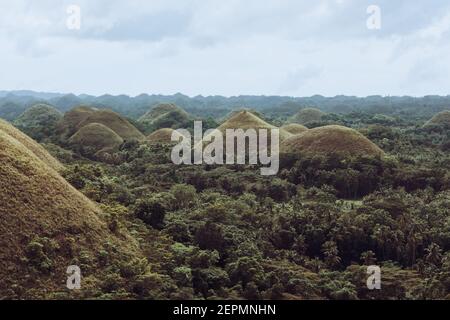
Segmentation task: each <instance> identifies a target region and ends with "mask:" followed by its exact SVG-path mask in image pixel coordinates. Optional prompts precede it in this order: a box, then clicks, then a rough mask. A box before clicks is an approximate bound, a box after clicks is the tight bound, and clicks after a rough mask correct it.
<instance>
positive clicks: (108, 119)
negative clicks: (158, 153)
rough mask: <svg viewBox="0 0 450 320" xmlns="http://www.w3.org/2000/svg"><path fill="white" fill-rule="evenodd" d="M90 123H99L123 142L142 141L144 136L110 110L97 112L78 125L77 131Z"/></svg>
mask: <svg viewBox="0 0 450 320" xmlns="http://www.w3.org/2000/svg"><path fill="white" fill-rule="evenodd" d="M90 123H100V124H103V125H104V126H106V127H108V128H110V129H111V130H113V131H114V132H115V133H117V134H118V135H119V136H120V137H121V138H122V139H124V140H134V139H136V140H142V139H144V135H143V134H142V133H141V132H140V131H139V130H138V129H137V128H136V127H134V126H133V125H132V124H131V123H130V122H128V120H126V119H125V118H124V117H122V116H121V115H119V114H117V113H115V112H114V111H111V110H97V111H95V112H93V113H92V114H90V115H88V117H86V118H85V119H84V120H83V121H81V122H80V124H79V125H78V129H79V128H82V127H84V126H86V125H88V124H90Z"/></svg>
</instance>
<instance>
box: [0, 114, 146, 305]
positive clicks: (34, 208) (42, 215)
mask: <svg viewBox="0 0 450 320" xmlns="http://www.w3.org/2000/svg"><path fill="white" fill-rule="evenodd" d="M1 125H2V128H4V127H5V124H4V123H3V122H2V123H1ZM6 127H7V126H6ZM8 131H9V130H8V128H7V130H3V129H2V130H0V161H1V163H2V165H1V166H0V199H1V205H0V216H1V219H0V246H1V248H2V250H0V278H1V279H2V280H1V281H0V298H5V297H9V298H52V297H56V296H58V294H59V295H62V296H66V297H68V296H70V295H72V294H75V293H73V292H68V291H67V289H66V287H65V283H66V277H67V276H66V269H67V267H68V266H70V265H73V264H75V265H78V266H80V268H81V270H82V274H83V279H87V280H84V285H85V288H84V289H85V290H84V291H83V292H84V294H88V295H89V292H90V291H89V288H91V289H95V288H97V290H99V289H100V288H99V286H100V282H99V281H100V279H101V277H103V276H106V275H107V268H108V265H109V263H111V262H112V261H115V260H117V259H124V260H130V259H133V258H136V257H138V256H139V254H140V253H139V250H138V249H137V246H136V245H135V242H134V241H133V240H131V238H129V237H128V236H127V235H122V238H121V239H119V238H118V237H116V236H114V235H113V234H112V233H111V231H110V230H109V228H108V226H107V224H106V223H105V222H103V221H102V219H101V218H100V217H99V215H100V213H101V211H100V210H99V209H98V208H97V207H96V206H95V205H94V204H93V203H92V202H91V201H90V200H88V199H87V198H86V197H85V196H84V195H82V194H81V193H80V192H78V191H77V190H76V189H74V188H73V187H72V186H71V185H70V184H69V183H67V182H66V181H65V180H64V179H63V178H62V177H61V176H60V175H59V174H58V173H57V172H56V171H55V170H53V169H52V168H51V167H50V166H49V165H47V164H46V162H53V163H56V160H53V161H49V159H44V160H46V161H45V162H44V161H43V160H41V159H40V157H39V156H38V155H36V154H35V152H34V151H32V150H30V149H29V148H28V147H27V145H26V144H28V146H29V141H28V140H27V139H25V140H23V139H22V138H23V137H21V136H20V135H17V134H16V132H14V131H12V135H11V134H9V133H8ZM16 137H17V138H18V139H17V138H16ZM20 139H22V141H24V142H25V144H24V143H22V142H21V141H20ZM31 147H32V148H34V146H33V145H31ZM105 254H106V256H107V257H108V260H104V259H103V260H102V258H101V256H102V255H105ZM102 261H103V262H102ZM93 292H95V291H91V293H92V294H94V293H93Z"/></svg>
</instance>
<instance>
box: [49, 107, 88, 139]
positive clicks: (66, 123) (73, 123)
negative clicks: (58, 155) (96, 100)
mask: <svg viewBox="0 0 450 320" xmlns="http://www.w3.org/2000/svg"><path fill="white" fill-rule="evenodd" d="M95 111H96V110H95V109H93V108H90V107H87V106H79V107H76V108H73V109H72V110H69V111H67V112H66V113H65V114H64V116H63V118H62V119H61V121H60V122H59V123H58V131H59V132H60V133H61V134H62V135H63V136H64V137H65V138H69V137H71V136H72V135H73V134H74V133H75V132H77V130H78V129H79V128H80V124H81V123H82V122H83V121H84V120H86V119H87V118H88V117H89V116H90V115H92V114H94V113H95Z"/></svg>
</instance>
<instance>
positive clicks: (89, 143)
mask: <svg viewBox="0 0 450 320" xmlns="http://www.w3.org/2000/svg"><path fill="white" fill-rule="evenodd" d="M69 143H71V144H73V145H78V146H81V147H90V148H92V149H94V150H95V151H102V150H104V149H108V150H113V149H116V148H118V147H119V146H120V145H121V144H122V143H123V139H122V138H121V137H120V136H119V135H118V134H117V133H115V132H114V131H112V130H111V129H110V128H108V127H106V126H104V125H103V124H100V123H90V124H88V125H86V126H84V127H82V128H81V129H80V130H78V131H77V132H76V133H75V134H74V135H73V136H72V137H70V139H69Z"/></svg>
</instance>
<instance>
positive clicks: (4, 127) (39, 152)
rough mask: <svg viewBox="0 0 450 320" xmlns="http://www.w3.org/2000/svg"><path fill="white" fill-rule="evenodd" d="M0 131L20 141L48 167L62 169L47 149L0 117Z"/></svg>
mask: <svg viewBox="0 0 450 320" xmlns="http://www.w3.org/2000/svg"><path fill="white" fill-rule="evenodd" d="M0 132H3V133H4V134H6V135H8V136H9V137H11V138H14V139H15V140H17V141H18V142H19V143H21V144H22V145H23V146H24V147H25V148H27V149H28V150H29V151H30V152H32V153H33V154H34V155H35V156H36V157H38V158H39V159H40V160H41V161H43V162H44V163H45V164H47V165H48V166H49V167H50V168H52V169H54V170H56V171H61V170H63V168H64V167H63V165H62V164H61V163H59V161H58V160H56V159H55V158H53V157H52V156H51V155H50V154H49V153H48V152H47V150H45V149H44V148H43V147H42V146H41V145H40V144H39V143H37V142H36V141H34V140H33V139H31V138H30V137H28V136H27V135H26V134H24V133H22V132H21V131H20V130H18V129H16V128H15V127H14V126H13V125H11V124H10V123H8V122H6V121H4V120H1V119H0Z"/></svg>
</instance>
